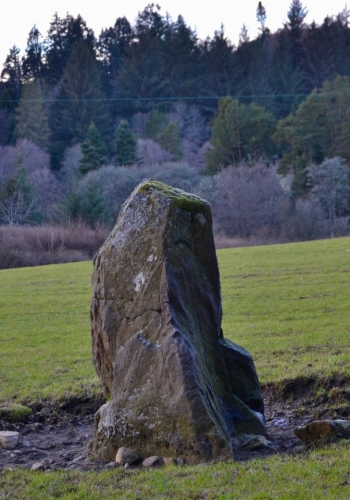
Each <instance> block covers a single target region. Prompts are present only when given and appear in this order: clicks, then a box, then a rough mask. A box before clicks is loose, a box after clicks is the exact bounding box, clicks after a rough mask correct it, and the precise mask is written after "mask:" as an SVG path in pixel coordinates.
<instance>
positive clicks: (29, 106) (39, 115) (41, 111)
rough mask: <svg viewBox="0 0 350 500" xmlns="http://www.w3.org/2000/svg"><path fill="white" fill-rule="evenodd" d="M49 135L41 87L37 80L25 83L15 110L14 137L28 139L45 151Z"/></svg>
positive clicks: (46, 112) (46, 111)
mask: <svg viewBox="0 0 350 500" xmlns="http://www.w3.org/2000/svg"><path fill="white" fill-rule="evenodd" d="M49 135H50V130H49V120H48V110H47V107H46V105H45V102H44V93H43V91H42V87H41V85H40V83H39V82H38V81H37V80H33V81H30V82H27V83H26V84H24V86H23V91H22V97H21V100H20V103H19V105H18V107H17V109H16V128H15V137H16V138H17V139H19V138H25V139H30V140H31V141H33V142H34V143H35V144H36V145H37V146H39V147H40V148H43V149H46V148H47V147H48V144H49Z"/></svg>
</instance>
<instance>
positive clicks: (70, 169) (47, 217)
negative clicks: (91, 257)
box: [0, 0, 350, 266]
mask: <svg viewBox="0 0 350 500" xmlns="http://www.w3.org/2000/svg"><path fill="white" fill-rule="evenodd" d="M256 13H257V20H258V22H259V25H260V30H259V35H258V37H257V38H255V39H254V40H250V39H249V33H248V30H247V28H246V27H245V26H243V27H242V30H241V33H240V39H239V44H238V46H235V45H233V44H232V43H231V41H230V40H229V39H228V38H227V37H226V36H225V32H224V28H223V27H221V28H220V29H219V30H218V31H216V32H215V33H214V35H213V36H212V37H211V38H210V37H208V38H207V39H206V40H200V39H198V38H197V36H196V33H195V32H194V31H193V30H191V28H189V27H188V26H187V24H186V22H185V20H184V19H183V18H182V17H181V16H179V18H178V19H176V20H173V19H171V18H170V17H169V16H168V15H167V14H166V15H163V14H162V12H161V9H160V7H159V6H157V5H154V4H151V5H148V6H147V7H146V8H145V9H144V10H143V11H142V12H140V13H139V15H138V17H137V19H136V22H135V24H134V25H131V24H130V22H129V21H128V20H127V19H126V18H125V17H123V18H118V19H117V20H116V21H115V23H114V24H113V25H112V26H111V27H110V28H108V29H105V30H103V31H102V32H101V34H100V35H99V36H98V37H96V36H95V34H94V33H93V31H92V30H91V29H90V28H89V27H88V26H87V25H86V23H85V21H84V19H83V18H82V17H81V16H77V17H76V18H75V17H73V16H71V15H69V14H67V15H66V17H64V18H59V17H58V15H57V14H55V15H54V16H53V19H52V22H51V24H50V26H49V29H48V32H47V35H46V36H44V35H42V34H40V33H39V32H38V30H37V29H36V27H35V26H34V27H33V28H32V29H31V31H30V33H29V35H28V43H27V48H26V50H25V53H24V54H20V51H19V49H18V48H17V47H15V46H14V47H12V48H11V49H10V51H9V54H8V56H7V57H6V60H5V62H4V64H3V69H2V72H1V81H0V223H1V224H2V225H3V227H2V228H1V231H0V242H1V243H2V249H3V250H2V252H3V254H2V256H1V255H0V261H1V260H3V261H4V259H5V257H4V255H5V253H6V255H7V259H6V260H7V261H8V263H7V264H6V265H7V266H10V265H14V264H13V263H14V262H15V261H16V259H15V258H14V257H13V255H12V257H9V252H8V251H7V252H5V250H4V248H5V247H6V245H5V240H6V241H7V242H8V241H9V240H10V239H11V238H12V239H14V238H13V234H14V233H13V230H12V229H11V231H12V232H11V231H10V232H9V228H10V227H13V226H22V227H23V226H33V225H36V226H38V225H41V226H43V225H45V226H48V225H49V226H50V227H51V226H56V228H57V226H60V227H61V228H62V226H65V227H71V226H72V224H74V223H75V224H78V225H79V228H81V227H82V226H83V225H84V224H85V226H88V227H90V228H91V229H92V230H94V229H96V228H99V229H98V231H101V227H102V226H103V227H106V228H110V227H111V226H112V225H113V224H114V223H115V220H116V218H117V215H118V213H119V210H120V207H121V205H122V203H123V202H124V200H125V199H126V198H127V196H128V195H129V194H130V192H131V190H132V189H133V188H134V187H135V186H136V184H137V183H138V182H140V181H141V180H142V179H143V178H145V177H152V178H155V179H159V180H162V181H164V182H166V183H169V184H171V185H173V186H175V187H180V188H183V189H185V190H187V191H191V192H195V193H197V194H198V195H200V196H202V197H204V198H205V199H207V200H208V201H209V202H210V203H211V205H212V209H213V215H214V224H215V232H216V235H217V241H219V239H220V238H221V241H222V242H223V241H226V240H225V239H228V238H231V239H232V238H236V240H237V239H240V241H242V239H244V240H245V241H252V240H254V241H257V242H267V241H291V240H302V239H312V238H320V237H327V236H334V235H343V234H348V232H349V228H348V217H349V213H350V205H349V201H350V168H349V166H348V163H349V161H350V25H349V16H350V11H349V10H347V9H345V10H344V11H342V12H341V13H339V14H338V15H337V16H333V17H326V18H325V19H324V21H323V23H322V24H321V25H317V24H315V23H312V24H310V25H307V24H305V22H304V20H305V16H306V13H307V9H306V7H304V6H303V5H302V3H301V2H300V1H299V0H293V1H292V3H291V4H290V6H289V10H288V13H287V19H288V20H287V22H286V24H285V25H283V26H282V27H281V28H280V29H279V30H278V31H277V32H275V33H271V32H270V30H269V28H268V22H267V20H268V16H267V13H266V11H265V8H264V6H263V4H262V3H261V2H259V3H258V5H257V12H256ZM27 229H28V228H27ZM86 230H87V231H88V229H86ZM6 231H7V232H6ZM50 231H51V233H50V234H51V240H52V238H53V236H52V235H53V232H52V231H53V230H50ZM62 231H63V229H62ZM62 231H61V233H62ZM27 232H28V231H27ZM61 233H60V234H61ZM10 234H11V235H12V237H11V238H10V236H9V235H10ZM23 234H24V233H23V231H22V235H23ZM28 234H29V233H28ZM35 234H36V240H38V239H40V238H39V236H38V234H39V233H38V231H37V232H36V233H35ZM99 234H100V233H99ZM60 238H61V240H60V241H61V247H64V246H65V243H64V238H63V236H62V234H61V236H60ZM99 238H100V239H101V237H100V236H99ZM99 238H97V239H98V241H100V239H99ZM15 239H16V238H15ZM17 239H18V238H17ZM49 240H50V238H49ZM51 244H52V241H51ZM222 244H224V243H222ZM46 245H49V243H46ZM53 246H54V245H53ZM52 248H53V247H52ZM91 251H92V250H91V249H90V250H89V252H90V253H91ZM78 253H79V252H78ZM76 258H78V257H76ZM17 261H18V259H17ZM17 261H16V262H17ZM11 263H12V264H11ZM25 263H28V262H27V261H25ZM17 264H18V265H19V262H17Z"/></svg>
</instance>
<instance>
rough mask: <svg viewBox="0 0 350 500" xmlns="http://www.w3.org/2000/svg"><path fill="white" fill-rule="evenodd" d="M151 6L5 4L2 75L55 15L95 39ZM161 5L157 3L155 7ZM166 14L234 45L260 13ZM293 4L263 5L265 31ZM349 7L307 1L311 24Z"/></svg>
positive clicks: (165, 8) (172, 6)
mask: <svg viewBox="0 0 350 500" xmlns="http://www.w3.org/2000/svg"><path fill="white" fill-rule="evenodd" d="M148 3H151V2H148V1H147V0H129V1H126V2H120V3H118V2H112V1H111V0H97V1H91V2H90V3H89V2H87V1H86V0H85V1H84V0H59V1H57V0H30V1H29V0H8V1H7V2H6V3H5V2H3V6H2V11H1V17H0V71H1V69H2V65H3V63H4V62H5V59H6V56H7V54H8V53H9V49H10V47H12V46H13V45H16V46H17V47H18V48H20V49H21V55H23V54H24V50H25V48H26V45H27V37H28V33H29V31H30V29H31V28H32V27H33V26H34V24H35V25H36V27H37V28H38V29H39V31H40V32H41V34H42V35H43V37H44V38H45V37H46V35H47V31H48V29H49V26H50V21H51V20H52V17H53V15H54V13H55V12H57V13H58V15H59V16H60V17H64V16H65V15H66V13H67V12H69V14H72V15H73V16H77V14H80V15H81V16H82V17H83V19H85V21H86V23H87V25H88V27H89V28H92V29H93V30H94V33H95V36H96V37H98V35H99V34H100V32H101V29H102V28H108V27H110V26H113V25H114V23H115V20H116V19H117V18H118V17H123V16H125V17H126V18H127V19H128V20H129V22H130V23H131V24H132V25H133V24H134V20H135V18H136V17H137V14H138V12H139V11H142V10H144V8H145V6H146V5H147V4H148ZM154 3H157V2H154ZM158 3H159V5H160V6H161V13H162V14H163V15H164V14H165V13H166V12H168V13H169V14H170V16H171V17H172V18H173V19H174V20H176V18H177V16H178V15H179V14H181V15H182V16H183V17H184V19H185V22H186V23H187V24H188V25H189V26H190V27H191V28H192V29H195V30H196V32H197V35H198V37H199V38H201V39H205V38H206V37H207V36H210V37H212V36H213V34H214V31H215V30H217V29H219V28H220V25H221V23H223V24H224V27H225V32H226V35H227V36H228V37H229V38H230V39H231V41H232V42H233V43H234V44H237V42H238V37H239V32H240V30H241V27H242V26H243V23H245V24H246V26H247V28H248V31H249V35H250V38H251V39H252V38H254V37H255V35H256V33H257V28H258V23H257V21H256V8H257V5H258V0H241V1H237V0H214V1H209V0H208V3H205V1H203V0H201V1H199V0H192V1H190V0H176V1H175V0H159V1H158ZM290 3H291V0H263V1H262V4H263V6H264V7H265V9H266V13H267V19H266V26H267V27H268V28H269V29H270V30H271V31H276V30H277V29H278V28H280V27H282V25H283V22H284V21H285V20H286V18H287V12H288V10H289V5H290ZM345 5H346V3H345V1H344V0H332V1H331V2H326V1H324V0H323V1H322V0H307V1H305V2H303V6H304V7H306V9H307V11H308V16H307V18H306V22H307V23H311V22H312V21H313V20H315V21H316V22H317V23H321V22H322V21H323V19H324V18H325V17H326V15H336V14H338V13H339V12H340V11H342V10H343V9H344V7H345Z"/></svg>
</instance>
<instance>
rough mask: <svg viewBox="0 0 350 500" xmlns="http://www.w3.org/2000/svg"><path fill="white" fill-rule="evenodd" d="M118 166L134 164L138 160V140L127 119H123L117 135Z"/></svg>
mask: <svg viewBox="0 0 350 500" xmlns="http://www.w3.org/2000/svg"><path fill="white" fill-rule="evenodd" d="M114 145H115V164H116V166H118V167H119V166H124V165H132V164H133V163H136V161H137V140H136V137H135V135H134V134H133V133H132V131H131V130H130V127H129V124H128V122H127V121H126V120H122V121H121V122H120V124H119V127H118V129H117V132H116V136H115V143H114Z"/></svg>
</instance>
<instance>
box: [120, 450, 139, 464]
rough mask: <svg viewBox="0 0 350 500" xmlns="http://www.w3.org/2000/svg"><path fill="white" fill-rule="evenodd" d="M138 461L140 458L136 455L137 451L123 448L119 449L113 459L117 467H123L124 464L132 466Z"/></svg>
mask: <svg viewBox="0 0 350 500" xmlns="http://www.w3.org/2000/svg"><path fill="white" fill-rule="evenodd" d="M140 460H141V456H140V455H139V454H138V453H137V451H135V450H132V449H130V448H124V447H122V448H119V450H118V452H117V455H116V457H115V461H116V462H117V463H118V464H119V465H123V466H125V465H126V464H129V465H132V464H134V463H135V462H138V461H140Z"/></svg>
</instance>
